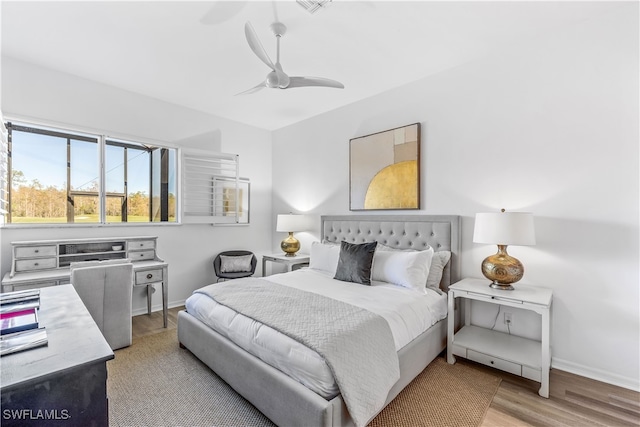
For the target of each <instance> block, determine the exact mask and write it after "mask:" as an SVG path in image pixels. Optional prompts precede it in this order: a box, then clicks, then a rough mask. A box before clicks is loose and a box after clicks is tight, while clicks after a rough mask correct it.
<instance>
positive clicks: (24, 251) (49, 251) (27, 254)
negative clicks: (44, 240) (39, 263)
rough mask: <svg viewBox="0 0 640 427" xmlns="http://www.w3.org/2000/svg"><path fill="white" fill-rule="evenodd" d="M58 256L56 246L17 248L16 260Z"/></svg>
mask: <svg viewBox="0 0 640 427" xmlns="http://www.w3.org/2000/svg"><path fill="white" fill-rule="evenodd" d="M56 254H57V252H56V247H55V246H29V247H17V248H16V258H35V257H48V256H56Z"/></svg>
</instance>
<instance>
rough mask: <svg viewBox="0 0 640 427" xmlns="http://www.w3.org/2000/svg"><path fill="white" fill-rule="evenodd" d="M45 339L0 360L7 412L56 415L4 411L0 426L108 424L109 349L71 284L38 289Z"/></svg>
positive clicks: (110, 355) (40, 315)
mask: <svg viewBox="0 0 640 427" xmlns="http://www.w3.org/2000/svg"><path fill="white" fill-rule="evenodd" d="M38 316H39V320H40V326H44V327H45V329H46V331H47V339H48V344H47V345H46V346H43V347H37V348H32V349H29V350H25V351H22V352H19V353H13V354H8V355H5V356H2V359H0V365H1V366H2V369H1V370H0V375H1V378H0V383H1V390H0V391H1V392H0V396H1V401H2V402H1V403H2V409H3V411H7V414H13V413H19V414H24V412H23V411H31V412H32V413H33V414H37V413H38V411H43V412H44V411H46V412H47V413H49V414H53V415H54V416H56V417H57V419H51V420H47V419H42V418H41V419H38V418H36V417H22V418H20V417H11V416H8V417H6V416H4V415H6V414H3V419H2V425H3V426H5V425H6V426H19V427H26V426H34V427H36V426H42V425H60V426H69V427H72V426H78V427H81V426H90V425H93V426H101V427H108V426H109V408H108V400H107V361H108V360H110V359H113V357H114V355H113V351H112V350H111V348H109V344H107V341H106V340H105V339H104V337H103V336H102V333H101V332H100V329H98V326H97V325H96V323H95V322H94V321H93V319H92V318H91V314H89V312H88V311H87V309H86V308H85V306H84V304H83V303H82V300H81V299H80V297H79V296H78V294H77V293H76V291H75V289H74V288H73V286H71V285H63V286H52V287H49V288H45V289H42V291H41V292H40V310H39V313H38Z"/></svg>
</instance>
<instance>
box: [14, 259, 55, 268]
mask: <svg viewBox="0 0 640 427" xmlns="http://www.w3.org/2000/svg"><path fill="white" fill-rule="evenodd" d="M56 264H57V263H56V258H37V259H20V260H16V271H33V270H46V269H48V268H56V267H57V265H56Z"/></svg>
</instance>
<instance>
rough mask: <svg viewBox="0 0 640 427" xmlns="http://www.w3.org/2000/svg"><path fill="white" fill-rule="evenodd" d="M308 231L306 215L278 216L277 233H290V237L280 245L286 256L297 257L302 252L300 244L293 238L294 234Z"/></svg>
mask: <svg viewBox="0 0 640 427" xmlns="http://www.w3.org/2000/svg"><path fill="white" fill-rule="evenodd" d="M306 229H307V218H306V216H305V215H294V214H281V215H278V220H277V222H276V231H283V232H285V233H289V236H288V237H287V238H286V239H284V240H283V241H282V242H281V243H280V248H282V250H283V251H284V253H285V255H286V256H291V257H293V256H296V252H298V251H299V250H300V242H299V241H298V239H296V238H295V237H293V233H294V232H297V231H304V230H306Z"/></svg>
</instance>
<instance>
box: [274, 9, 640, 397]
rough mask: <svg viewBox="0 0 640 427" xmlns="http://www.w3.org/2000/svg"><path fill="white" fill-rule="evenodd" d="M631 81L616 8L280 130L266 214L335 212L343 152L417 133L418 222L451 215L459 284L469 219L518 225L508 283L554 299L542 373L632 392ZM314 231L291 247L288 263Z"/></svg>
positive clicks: (469, 248)
mask: <svg viewBox="0 0 640 427" xmlns="http://www.w3.org/2000/svg"><path fill="white" fill-rule="evenodd" d="M416 54H418V55H419V52H416ZM424 60H425V61H428V58H424ZM638 72H639V69H638V4H637V3H629V4H628V5H626V6H624V7H622V8H620V9H618V11H617V12H614V13H611V14H608V15H606V16H603V17H601V19H598V20H596V21H590V22H583V23H582V24H580V25H578V26H575V27H571V28H564V29H562V31H560V32H557V33H555V34H544V35H540V37H539V38H537V39H535V40H530V41H529V43H525V44H523V45H521V46H519V48H518V50H514V51H510V52H504V54H503V55H501V56H493V57H488V58H484V59H482V60H479V61H475V62H473V63H469V64H466V65H463V66H460V67H457V68H455V69H452V70H449V71H446V72H443V73H440V74H438V75H435V76H431V77H428V78H425V79H423V80H421V81H418V82H415V83H414V84H410V85H407V86H404V87H401V88H399V89H396V90H392V91H389V92H386V93H384V94H381V95H378V96H375V97H372V98H370V99H367V100H364V101H361V102H357V103H354V104H353V105H350V106H347V107H344V108H341V109H339V110H336V111H333V112H330V113H327V114H324V115H321V116H318V117H315V118H312V119H309V120H306V121H304V122H301V123H298V124H296V125H292V126H289V127H287V128H284V129H280V130H278V131H276V132H274V137H273V189H274V193H273V194H274V199H273V208H274V213H284V212H288V211H294V212H312V213H315V214H336V213H339V214H342V213H348V212H349V163H348V162H349V139H350V138H353V137H356V136H363V135H367V134H371V133H374V132H378V131H382V130H386V129H390V128H394V127H398V126H402V125H406V124H411V123H414V122H420V123H421V124H422V159H421V167H422V183H421V184H422V190H421V191H422V194H421V198H422V210H421V211H420V212H419V213H427V214H459V215H462V217H463V232H462V238H463V244H462V254H461V260H462V271H463V276H473V277H478V276H480V277H481V274H480V271H479V269H480V263H481V262H482V259H483V258H484V257H485V256H487V255H489V254H491V253H493V252H495V247H491V246H486V245H477V244H473V243H472V233H473V222H474V221H473V218H474V215H475V213H476V212H483V211H497V210H498V209H500V208H503V207H504V208H506V209H507V210H512V211H530V212H533V213H534V215H535V225H536V234H537V245H536V246H534V247H511V248H510V249H509V252H510V253H511V254H512V255H514V256H516V257H517V258H519V259H520V260H521V261H522V262H523V264H524V265H525V269H526V272H525V276H524V278H523V280H522V283H530V284H535V285H539V286H546V287H550V288H552V289H553V291H554V302H553V317H552V346H553V349H552V352H553V361H552V366H553V367H555V368H559V369H563V370H566V371H571V372H575V373H578V374H581V375H585V376H588V377H592V378H596V379H600V380H603V381H606V382H609V383H613V384H618V385H622V386H624V387H628V388H632V389H636V390H638V389H639V388H640V382H639V376H640V372H639V364H640V354H639V351H640V318H639V288H640V286H639V285H640V279H639V262H638V258H639V251H638V236H639V230H638V207H639V175H638V168H639V158H638V156H639V150H638V140H639V135H638V126H639V120H638V114H639V108H638V90H639V87H638V86H639V85H638ZM347 90H348V89H347ZM377 213H379V212H377ZM389 213H390V214H393V213H396V212H389ZM409 213H418V212H416V211H410V212H409ZM318 231H319V230H316V232H315V233H313V234H311V235H305V236H302V239H301V241H302V244H303V249H302V250H303V251H304V250H306V251H308V250H309V244H310V241H312V240H313V239H318V238H319V237H320V236H319V235H318ZM280 239H282V235H281V233H274V239H273V242H274V244H276V245H277V242H279V240H280ZM518 314H519V315H520V317H517V316H514V324H513V327H512V332H514V333H516V334H520V335H525V336H528V335H533V336H536V334H537V335H538V336H539V332H533V329H532V328H534V327H535V326H536V321H537V322H538V324H539V320H538V319H536V318H532V317H531V316H527V315H524V314H523V313H516V315H518ZM494 315H495V309H493V310H492V311H491V312H490V313H487V312H484V313H481V314H480V315H479V316H476V318H475V319H474V320H475V321H477V322H479V323H487V322H492V320H493V317H492V316H494Z"/></svg>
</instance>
